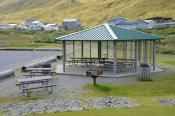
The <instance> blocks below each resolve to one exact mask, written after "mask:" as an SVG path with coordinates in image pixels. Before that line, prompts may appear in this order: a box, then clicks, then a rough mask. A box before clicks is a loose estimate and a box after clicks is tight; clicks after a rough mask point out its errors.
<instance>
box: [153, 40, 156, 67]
mask: <svg viewBox="0 0 175 116" xmlns="http://www.w3.org/2000/svg"><path fill="white" fill-rule="evenodd" d="M153 70H156V41H153Z"/></svg>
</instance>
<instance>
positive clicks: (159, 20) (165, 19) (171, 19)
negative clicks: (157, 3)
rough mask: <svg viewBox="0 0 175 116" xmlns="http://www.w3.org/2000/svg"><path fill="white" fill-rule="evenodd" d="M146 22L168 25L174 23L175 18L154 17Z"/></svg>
mask: <svg viewBox="0 0 175 116" xmlns="http://www.w3.org/2000/svg"><path fill="white" fill-rule="evenodd" d="M146 20H153V21H155V22H156V23H168V22H173V21H174V20H173V18H169V17H152V18H148V19H146Z"/></svg>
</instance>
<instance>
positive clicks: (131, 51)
mask: <svg viewBox="0 0 175 116" xmlns="http://www.w3.org/2000/svg"><path fill="white" fill-rule="evenodd" d="M132 53H133V45H132V42H131V47H130V59H131V60H132V58H133V57H132Z"/></svg>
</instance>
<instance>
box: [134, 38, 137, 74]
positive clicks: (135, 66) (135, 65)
mask: <svg viewBox="0 0 175 116" xmlns="http://www.w3.org/2000/svg"><path fill="white" fill-rule="evenodd" d="M134 53H135V62H134V63H135V64H134V68H135V72H137V66H138V42H137V41H135V52H134Z"/></svg>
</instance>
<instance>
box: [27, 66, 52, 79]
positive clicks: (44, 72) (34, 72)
mask: <svg viewBox="0 0 175 116" xmlns="http://www.w3.org/2000/svg"><path fill="white" fill-rule="evenodd" d="M52 70H53V68H27V69H25V71H27V72H29V74H28V75H26V77H32V76H37V74H42V75H48V76H53V72H52ZM42 75H41V76H42ZM38 76H39V75H38Z"/></svg>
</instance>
